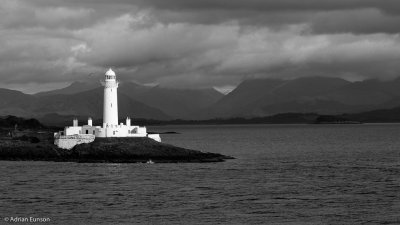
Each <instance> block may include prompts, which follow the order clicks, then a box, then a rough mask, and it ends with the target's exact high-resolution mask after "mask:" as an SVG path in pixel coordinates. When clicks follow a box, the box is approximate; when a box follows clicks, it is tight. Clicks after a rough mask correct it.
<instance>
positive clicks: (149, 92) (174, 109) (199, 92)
mask: <svg viewBox="0 0 400 225" xmlns="http://www.w3.org/2000/svg"><path fill="white" fill-rule="evenodd" d="M118 91H119V92H121V93H124V94H126V95H127V96H129V97H131V98H132V99H134V100H136V101H139V102H142V103H144V104H146V105H148V106H151V107H154V108H158V109H160V110H161V111H163V112H165V113H166V114H167V115H170V116H171V117H173V118H179V119H194V118H199V117H201V114H200V112H201V111H202V110H203V109H204V108H206V107H208V106H210V105H212V104H214V103H216V102H217V101H218V100H219V99H221V98H222V97H223V96H224V95H223V94H221V93H220V92H218V91H216V90H215V89H212V88H209V89H193V90H191V89H170V88H163V87H158V86H156V87H146V86H143V85H138V84H135V83H132V82H127V83H122V84H121V85H120V87H119V88H118Z"/></svg>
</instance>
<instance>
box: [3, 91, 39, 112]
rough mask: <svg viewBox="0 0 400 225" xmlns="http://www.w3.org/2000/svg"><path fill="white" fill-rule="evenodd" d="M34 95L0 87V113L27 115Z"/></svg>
mask: <svg viewBox="0 0 400 225" xmlns="http://www.w3.org/2000/svg"><path fill="white" fill-rule="evenodd" d="M35 101H36V97H34V96H32V95H28V94H24V93H22V92H20V91H15V90H9V89H5V88H0V115H14V116H21V117H29V116H30V115H31V112H30V108H31V107H32V106H33V104H34V102H35Z"/></svg>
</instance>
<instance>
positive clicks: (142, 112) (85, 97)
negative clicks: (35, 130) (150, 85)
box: [33, 87, 169, 120]
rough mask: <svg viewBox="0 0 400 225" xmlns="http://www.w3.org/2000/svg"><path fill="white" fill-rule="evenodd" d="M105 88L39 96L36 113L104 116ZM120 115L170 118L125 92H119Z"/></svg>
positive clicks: (34, 110) (34, 111)
mask: <svg viewBox="0 0 400 225" xmlns="http://www.w3.org/2000/svg"><path fill="white" fill-rule="evenodd" d="M102 96H103V88H102V87H99V88H96V89H93V90H89V91H84V92H80V93H77V94H72V95H61V94H58V95H50V96H43V97H40V98H38V101H37V107H35V108H34V109H33V113H34V114H40V115H44V114H50V113H56V114H59V115H76V116H83V115H85V116H91V117H93V118H94V119H95V118H102V116H103V98H102ZM118 109H119V110H118V114H119V117H121V118H122V117H126V116H130V117H132V118H147V119H161V120H165V119H169V117H168V116H167V115H166V114H164V113H163V112H161V111H160V110H158V109H155V108H153V107H150V106H147V105H145V104H143V103H141V102H137V101H135V100H132V99H131V98H129V97H128V96H126V95H124V94H123V93H118Z"/></svg>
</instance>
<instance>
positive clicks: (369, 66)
mask: <svg viewBox="0 0 400 225" xmlns="http://www.w3.org/2000/svg"><path fill="white" fill-rule="evenodd" d="M398 24H400V3H399V2H398V1H394V0H385V1H381V0H337V1H331V0H304V1H298V0H279V1H277V0H274V1H272V0H262V1H261V0H248V1H242V0H229V1H228V0H204V1H194V0H168V1H166V0H146V1H144V0H133V1H131V0H129V1H128V0H116V1H106V0H96V1H95V0H79V1H78V0H68V1H67V0H51V1H50V0H35V1H31V0H29V1H28V0H4V1H3V2H2V4H1V5H0V31H1V34H2V35H1V36H0V43H1V47H0V76H1V79H2V83H1V85H0V86H2V87H12V88H16V89H20V90H24V91H27V92H36V91H41V90H42V89H51V88H55V87H59V86H62V85H65V84H66V83H68V82H72V81H74V80H82V79H87V77H88V75H89V74H96V75H99V76H101V75H102V73H103V72H104V70H105V68H106V67H109V66H112V67H114V68H115V70H116V71H117V72H118V75H119V78H120V79H122V80H135V81H137V82H141V83H158V84H160V85H163V86H169V87H178V88H200V87H213V86H214V87H230V86H234V85H236V84H237V83H238V82H240V81H241V80H243V79H246V78H249V77H282V78H293V77H299V76H332V77H342V78H346V79H353V80H361V79H367V78H380V79H392V78H395V77H398V76H399V75H400V73H399V71H400V63H398V62H400V37H399V30H398Z"/></svg>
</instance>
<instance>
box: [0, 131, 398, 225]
mask: <svg viewBox="0 0 400 225" xmlns="http://www.w3.org/2000/svg"><path fill="white" fill-rule="evenodd" d="M151 129H152V130H154V131H177V132H180V133H181V134H168V135H163V136H162V139H163V141H164V142H167V143H171V144H175V145H178V146H182V147H187V148H193V149H199V150H203V151H210V152H218V153H222V154H227V155H231V156H234V157H236V158H237V159H235V160H230V161H227V162H224V163H209V164H153V165H147V164H77V163H52V162H6V161H0V178H1V179H0V189H1V192H0V193H1V199H0V200H1V202H0V216H1V217H16V216H20V217H29V216H34V217H48V218H50V219H51V221H52V222H51V223H52V224H53V223H54V224H133V223H142V224H400V125H399V124H388V125H379V124H375V125H368V124H365V125H260V126H242V125H241V126H166V127H152V128H151ZM2 222H3V221H0V223H2ZM5 224H7V223H5ZM9 224H10V223H9Z"/></svg>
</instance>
